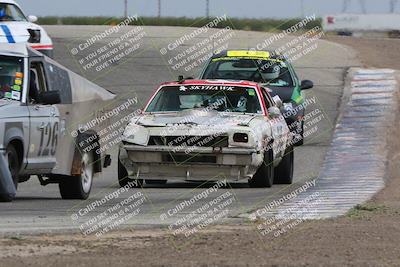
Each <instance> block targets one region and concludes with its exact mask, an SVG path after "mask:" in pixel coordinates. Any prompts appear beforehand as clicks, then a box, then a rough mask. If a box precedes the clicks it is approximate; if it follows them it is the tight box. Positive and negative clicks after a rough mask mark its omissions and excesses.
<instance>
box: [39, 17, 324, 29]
mask: <svg viewBox="0 0 400 267" xmlns="http://www.w3.org/2000/svg"><path fill="white" fill-rule="evenodd" d="M213 19H214V18H208V19H207V18H187V17H178V18H176V17H162V18H158V17H140V19H139V21H134V22H132V23H131V25H146V26H183V27H188V26H190V27H202V26H204V25H205V24H207V23H208V22H210V21H212V20H213ZM123 20H124V19H123V18H119V17H40V18H39V21H38V23H39V24H41V25H115V24H118V23H119V22H121V21H123ZM301 20H302V19H301V18H295V19H286V20H283V19H239V18H230V19H228V20H226V21H222V22H220V23H219V24H218V25H217V26H216V28H225V27H227V26H230V27H233V28H234V29H236V30H248V31H264V32H270V31H272V32H274V31H282V30H286V29H288V28H290V27H291V26H293V25H295V24H297V23H299V22H300V21H301ZM315 26H321V19H317V20H315V21H311V22H310V23H308V24H307V25H306V27H305V28H304V29H305V30H309V29H312V28H314V27H315Z"/></svg>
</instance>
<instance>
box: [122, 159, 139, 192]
mask: <svg viewBox="0 0 400 267" xmlns="http://www.w3.org/2000/svg"><path fill="white" fill-rule="evenodd" d="M118 182H119V185H120V186H121V187H125V186H129V187H132V188H135V187H143V179H132V178H129V176H128V172H127V171H126V168H125V167H124V165H123V164H122V162H121V161H120V160H119V159H118Z"/></svg>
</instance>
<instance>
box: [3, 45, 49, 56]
mask: <svg viewBox="0 0 400 267" xmlns="http://www.w3.org/2000/svg"><path fill="white" fill-rule="evenodd" d="M0 55H2V56H13V57H40V56H42V55H41V54H40V53H39V52H37V51H36V50H34V49H32V48H31V47H29V46H28V45H27V44H25V43H17V44H8V43H0Z"/></svg>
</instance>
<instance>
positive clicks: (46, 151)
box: [38, 122, 58, 157]
mask: <svg viewBox="0 0 400 267" xmlns="http://www.w3.org/2000/svg"><path fill="white" fill-rule="evenodd" d="M39 131H40V132H41V133H40V134H41V136H40V147H39V153H38V156H39V157H40V156H49V155H51V156H54V155H55V154H56V152H57V145H58V122H55V123H54V125H53V127H52V126H51V123H50V122H49V123H48V124H47V125H46V127H44V128H42V129H40V130H39ZM44 143H46V145H45V146H44Z"/></svg>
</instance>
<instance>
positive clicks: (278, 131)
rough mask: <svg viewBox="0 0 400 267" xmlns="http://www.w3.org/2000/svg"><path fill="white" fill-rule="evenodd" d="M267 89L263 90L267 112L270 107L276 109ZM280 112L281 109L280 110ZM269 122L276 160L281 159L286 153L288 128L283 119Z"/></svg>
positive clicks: (272, 118) (271, 118)
mask: <svg viewBox="0 0 400 267" xmlns="http://www.w3.org/2000/svg"><path fill="white" fill-rule="evenodd" d="M266 90H267V89H265V88H262V89H261V91H262V94H263V99H264V103H265V107H266V108H267V110H268V109H269V108H270V107H276V104H275V101H274V100H273V99H272V97H271V96H270V95H269V93H268V92H267V91H266ZM278 110H279V108H278ZM268 122H269V123H270V125H271V129H272V137H273V139H274V144H273V149H274V156H275V158H280V157H282V156H283V155H284V153H285V148H286V144H287V134H288V127H287V125H286V122H285V120H284V118H283V117H280V118H278V117H269V120H268Z"/></svg>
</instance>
